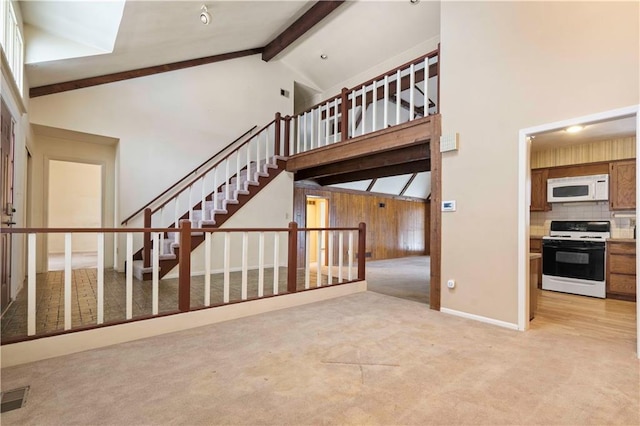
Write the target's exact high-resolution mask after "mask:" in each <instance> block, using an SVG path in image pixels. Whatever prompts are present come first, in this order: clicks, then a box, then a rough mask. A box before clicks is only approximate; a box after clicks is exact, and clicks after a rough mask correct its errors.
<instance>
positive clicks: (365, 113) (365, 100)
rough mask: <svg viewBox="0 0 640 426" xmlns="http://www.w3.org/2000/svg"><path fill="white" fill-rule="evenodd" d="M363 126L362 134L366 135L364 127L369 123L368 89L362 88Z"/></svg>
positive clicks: (361, 121)
mask: <svg viewBox="0 0 640 426" xmlns="http://www.w3.org/2000/svg"><path fill="white" fill-rule="evenodd" d="M360 123H361V124H362V128H361V129H360V134H361V135H364V126H365V124H366V123H367V88H366V87H365V86H364V85H363V86H362V120H360Z"/></svg>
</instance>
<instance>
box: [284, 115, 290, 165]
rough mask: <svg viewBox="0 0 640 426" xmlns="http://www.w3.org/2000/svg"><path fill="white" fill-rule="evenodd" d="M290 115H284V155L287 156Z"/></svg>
mask: <svg viewBox="0 0 640 426" xmlns="http://www.w3.org/2000/svg"><path fill="white" fill-rule="evenodd" d="M290 139H291V117H290V116H288V115H287V116H285V117H284V156H285V157H289V143H290V142H291V140H290Z"/></svg>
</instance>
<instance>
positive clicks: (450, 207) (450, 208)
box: [442, 200, 456, 212]
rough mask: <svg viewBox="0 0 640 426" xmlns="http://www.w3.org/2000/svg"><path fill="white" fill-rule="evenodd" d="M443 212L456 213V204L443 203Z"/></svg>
mask: <svg viewBox="0 0 640 426" xmlns="http://www.w3.org/2000/svg"><path fill="white" fill-rule="evenodd" d="M442 211H443V212H455V211H456V202H455V200H452V201H443V202H442Z"/></svg>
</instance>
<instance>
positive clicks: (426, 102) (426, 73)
mask: <svg viewBox="0 0 640 426" xmlns="http://www.w3.org/2000/svg"><path fill="white" fill-rule="evenodd" d="M423 83H424V90H423V92H424V116H425V117H426V116H427V115H429V58H428V57H427V58H424V80H423Z"/></svg>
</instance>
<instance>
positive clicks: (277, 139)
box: [273, 112, 281, 156]
mask: <svg viewBox="0 0 640 426" xmlns="http://www.w3.org/2000/svg"><path fill="white" fill-rule="evenodd" d="M280 119H281V115H280V113H279V112H276V120H275V126H276V128H275V132H274V139H275V141H274V144H275V147H274V148H273V155H274V156H277V155H281V153H280Z"/></svg>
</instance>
